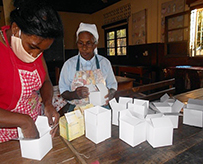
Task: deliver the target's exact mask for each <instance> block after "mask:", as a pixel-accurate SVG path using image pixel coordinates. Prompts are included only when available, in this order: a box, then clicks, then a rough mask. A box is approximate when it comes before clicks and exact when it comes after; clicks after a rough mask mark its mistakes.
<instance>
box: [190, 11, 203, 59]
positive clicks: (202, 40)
mask: <svg viewBox="0 0 203 164" xmlns="http://www.w3.org/2000/svg"><path fill="white" fill-rule="evenodd" d="M190 18H191V20H190V53H191V56H200V55H203V8H201V9H195V10H192V11H191V15H190Z"/></svg>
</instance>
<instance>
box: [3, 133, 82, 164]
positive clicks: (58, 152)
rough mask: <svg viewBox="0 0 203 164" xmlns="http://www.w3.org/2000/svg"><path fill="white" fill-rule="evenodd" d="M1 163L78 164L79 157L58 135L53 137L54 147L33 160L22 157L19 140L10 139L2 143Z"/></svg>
mask: <svg viewBox="0 0 203 164" xmlns="http://www.w3.org/2000/svg"><path fill="white" fill-rule="evenodd" d="M0 163H5V164H22V163H23V164H30V163H42V164H52V163H53V164H56V163H58V164H62V163H66V164H77V163H79V162H78V159H77V157H76V156H75V154H74V153H73V152H72V151H71V150H70V148H69V147H67V145H66V144H65V143H64V142H63V140H62V139H61V137H60V136H59V135H57V136H56V137H54V138H53V148H52V149H51V150H50V151H49V152H48V154H47V155H46V156H45V157H44V158H43V159H42V160H41V161H38V160H31V159H27V158H22V157H21V151H20V144H19V141H8V142H4V143H0Z"/></svg>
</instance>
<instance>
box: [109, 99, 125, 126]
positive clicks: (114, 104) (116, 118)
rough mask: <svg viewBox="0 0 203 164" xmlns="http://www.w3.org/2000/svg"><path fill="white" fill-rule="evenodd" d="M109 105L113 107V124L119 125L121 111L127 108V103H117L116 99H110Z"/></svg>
mask: <svg viewBox="0 0 203 164" xmlns="http://www.w3.org/2000/svg"><path fill="white" fill-rule="evenodd" d="M109 105H110V107H111V109H112V124H113V125H116V126H118V125H119V117H120V111H122V110H126V104H121V103H117V101H116V99H115V98H114V99H112V100H110V101H109Z"/></svg>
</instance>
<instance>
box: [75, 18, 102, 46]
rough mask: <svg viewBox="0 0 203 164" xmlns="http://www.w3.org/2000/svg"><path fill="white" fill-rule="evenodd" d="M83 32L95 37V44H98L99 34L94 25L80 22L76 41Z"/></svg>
mask: <svg viewBox="0 0 203 164" xmlns="http://www.w3.org/2000/svg"><path fill="white" fill-rule="evenodd" d="M83 31H87V32H89V33H91V34H92V35H93V36H94V37H95V39H96V43H98V39H99V34H98V31H97V26H96V25H95V24H89V23H82V22H81V23H80V25H79V28H78V30H77V32H76V37H77V39H78V35H79V33H80V32H83Z"/></svg>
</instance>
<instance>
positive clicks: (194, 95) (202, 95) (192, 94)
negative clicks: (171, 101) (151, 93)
mask: <svg viewBox="0 0 203 164" xmlns="http://www.w3.org/2000/svg"><path fill="white" fill-rule="evenodd" d="M174 97H175V98H176V99H178V100H180V101H182V102H183V103H186V102H187V101H188V99H189V98H191V99H200V100H203V88H199V89H195V90H192V91H188V92H185V93H181V94H178V95H175V96H174Z"/></svg>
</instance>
